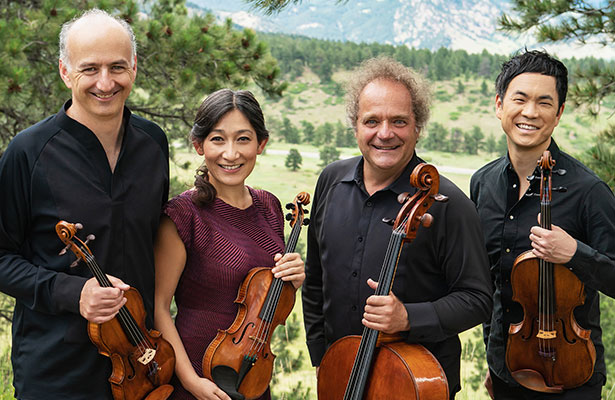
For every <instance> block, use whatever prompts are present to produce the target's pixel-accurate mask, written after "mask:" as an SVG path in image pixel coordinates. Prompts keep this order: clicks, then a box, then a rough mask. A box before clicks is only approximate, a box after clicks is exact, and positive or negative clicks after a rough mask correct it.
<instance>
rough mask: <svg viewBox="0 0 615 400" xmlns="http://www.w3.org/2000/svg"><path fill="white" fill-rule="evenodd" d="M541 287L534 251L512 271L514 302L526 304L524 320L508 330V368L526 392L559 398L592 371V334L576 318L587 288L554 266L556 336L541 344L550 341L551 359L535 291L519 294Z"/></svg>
mask: <svg viewBox="0 0 615 400" xmlns="http://www.w3.org/2000/svg"><path fill="white" fill-rule="evenodd" d="M537 282H539V259H538V258H537V257H536V256H534V255H533V253H532V251H531V250H530V251H526V252H524V253H523V254H521V255H520V256H519V257H517V260H516V261H515V264H514V266H513V269H512V272H511V284H512V287H513V296H512V299H513V300H514V301H516V302H518V303H520V304H521V305H522V307H523V313H524V318H523V321H521V322H519V323H517V324H511V325H510V328H509V332H508V344H507V351H506V365H507V367H508V369H509V370H510V371H511V374H512V375H513V377H514V378H515V380H517V381H518V382H519V383H520V384H522V385H523V386H525V387H527V388H528V389H531V390H535V391H540V392H551V393H558V392H561V391H562V390H564V389H571V388H575V387H578V386H581V385H582V384H584V383H585V382H587V381H588V380H589V378H591V376H592V374H593V370H594V368H593V367H594V363H595V360H596V350H595V348H594V344H593V343H592V341H591V339H590V333H591V331H590V330H587V329H583V328H582V327H581V326H579V325H578V324H577V322H576V319H575V317H574V309H575V308H576V307H578V306H580V305H582V304H583V303H584V302H585V291H584V285H583V283H582V282H581V281H580V280H579V279H578V278H577V277H576V275H574V273H572V272H571V271H570V270H569V269H568V268H566V267H564V266H562V265H560V264H554V265H553V283H554V286H555V291H554V292H555V304H556V307H557V309H556V310H555V311H556V312H555V313H556V316H557V317H556V319H555V326H554V328H555V330H556V332H557V333H556V336H555V337H554V338H552V339H543V341H545V340H546V341H548V342H549V343H548V347H549V350H550V353H551V356H549V355H548V354H544V353H545V352H544V351H542V355H541V344H540V342H541V340H540V339H539V338H537V336H536V335H537V334H538V331H539V328H538V321H539V318H540V315H539V311H538V310H539V305H538V296H536V290H524V291H521V290H516V289H515V288H527V289H529V288H536V286H537ZM542 347H543V348H544V345H543V346H542ZM538 373H540V375H541V376H542V379H540V378H541V377H540V375H537V374H538ZM545 384H546V387H545Z"/></svg>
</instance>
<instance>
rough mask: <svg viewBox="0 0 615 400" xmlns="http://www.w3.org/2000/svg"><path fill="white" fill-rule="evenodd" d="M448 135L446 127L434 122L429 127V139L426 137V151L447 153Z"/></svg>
mask: <svg viewBox="0 0 615 400" xmlns="http://www.w3.org/2000/svg"><path fill="white" fill-rule="evenodd" d="M447 135H448V131H447V130H446V128H445V127H444V125H442V124H440V123H438V122H434V123H432V124H430V125H429V129H428V130H427V137H425V141H424V144H423V146H424V147H425V149H426V150H438V151H446V136H447Z"/></svg>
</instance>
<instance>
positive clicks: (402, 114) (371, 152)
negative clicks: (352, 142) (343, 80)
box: [355, 79, 419, 186]
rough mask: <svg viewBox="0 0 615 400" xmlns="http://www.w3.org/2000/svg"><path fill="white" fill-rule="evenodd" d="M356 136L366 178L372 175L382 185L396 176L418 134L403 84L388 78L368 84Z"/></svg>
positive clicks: (362, 92)
mask: <svg viewBox="0 0 615 400" xmlns="http://www.w3.org/2000/svg"><path fill="white" fill-rule="evenodd" d="M355 136H356V138H357V143H358V145H359V149H360V150H361V153H362V154H363V157H364V159H365V164H364V169H363V171H364V175H365V179H366V180H367V179H370V177H375V179H376V180H377V182H375V183H376V185H378V186H382V184H384V183H386V184H389V183H391V182H392V180H394V179H395V178H397V177H398V176H399V175H400V174H401V173H402V171H403V169H404V168H405V166H406V165H407V164H408V162H409V161H410V159H411V158H412V156H413V154H414V147H415V145H416V141H417V139H418V137H419V132H418V129H416V125H415V122H414V113H413V112H412V97H411V96H410V92H409V91H408V89H407V88H406V86H404V85H403V84H401V83H399V82H394V81H391V80H388V79H378V80H375V81H372V82H370V83H369V84H367V85H366V86H365V88H364V89H363V90H362V91H361V95H360V98H359V112H358V114H357V124H356V129H355Z"/></svg>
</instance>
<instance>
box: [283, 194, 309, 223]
mask: <svg viewBox="0 0 615 400" xmlns="http://www.w3.org/2000/svg"><path fill="white" fill-rule="evenodd" d="M308 204H310V195H309V194H308V193H306V192H300V193H299V194H297V196H295V199H294V200H293V201H292V203H288V204H286V209H288V210H291V212H290V213H288V214H286V220H287V221H290V226H291V227H292V226H295V224H296V223H297V222H299V223H300V224H302V225H307V224H309V223H310V220H309V219H308V218H305V214H307V213H308V210H305V209H304V208H303V207H302V206H307V205H308Z"/></svg>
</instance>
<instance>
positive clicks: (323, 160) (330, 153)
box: [320, 145, 340, 168]
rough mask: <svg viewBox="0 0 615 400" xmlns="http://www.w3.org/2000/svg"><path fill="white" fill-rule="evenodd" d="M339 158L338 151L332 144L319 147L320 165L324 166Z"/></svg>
mask: <svg viewBox="0 0 615 400" xmlns="http://www.w3.org/2000/svg"><path fill="white" fill-rule="evenodd" d="M339 159H340V151H339V150H338V149H337V148H335V146H333V145H325V146H324V147H323V148H322V149H320V166H321V167H323V168H324V167H326V166H327V165H329V164H331V163H332V162H333V161H337V160H339Z"/></svg>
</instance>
